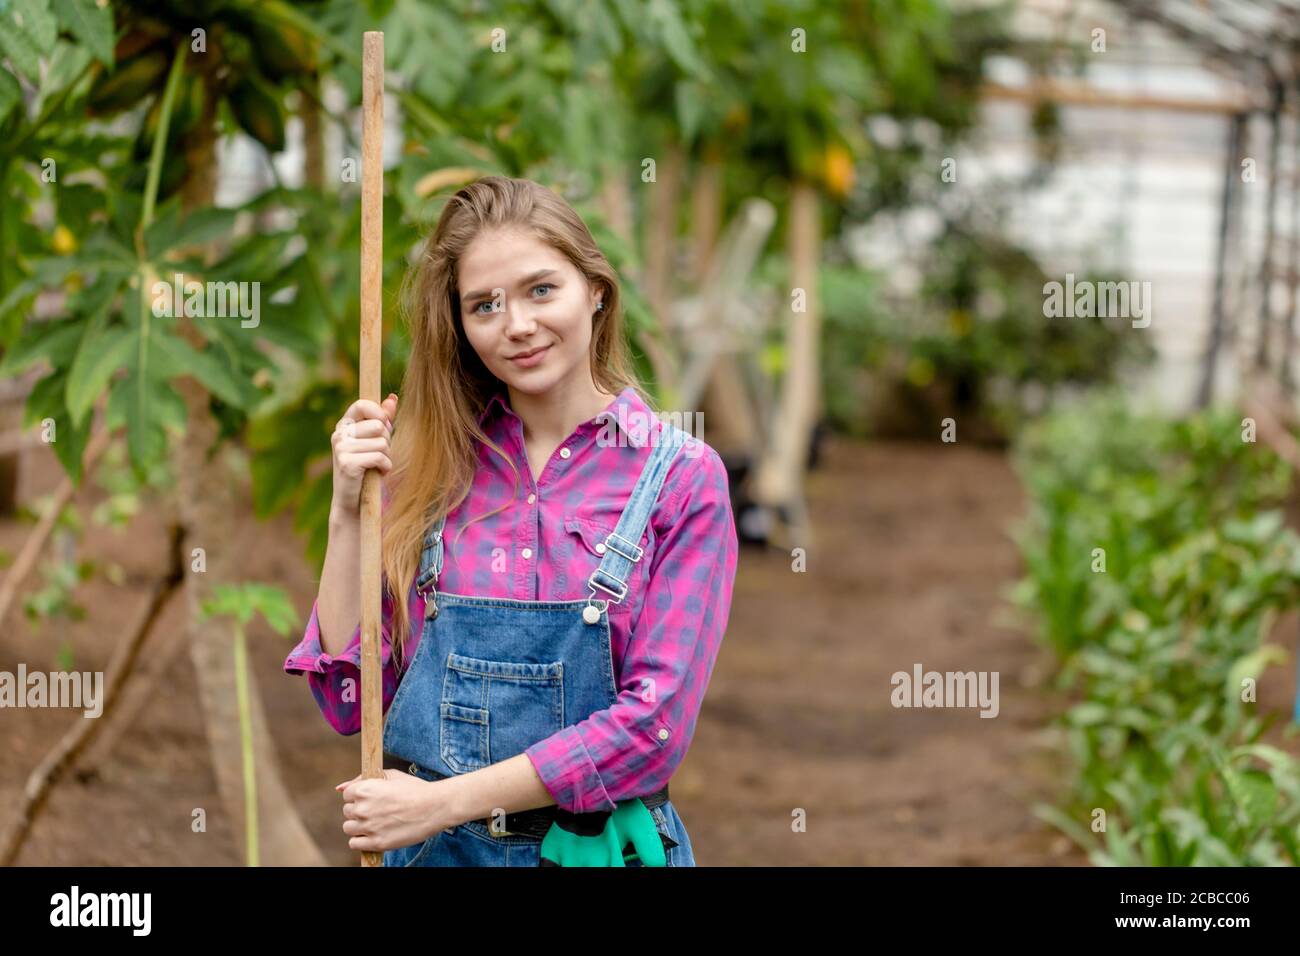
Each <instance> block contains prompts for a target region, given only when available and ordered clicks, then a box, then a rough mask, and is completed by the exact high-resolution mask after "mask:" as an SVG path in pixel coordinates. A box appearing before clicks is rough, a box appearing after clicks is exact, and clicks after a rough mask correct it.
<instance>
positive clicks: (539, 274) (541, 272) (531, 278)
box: [460, 269, 558, 305]
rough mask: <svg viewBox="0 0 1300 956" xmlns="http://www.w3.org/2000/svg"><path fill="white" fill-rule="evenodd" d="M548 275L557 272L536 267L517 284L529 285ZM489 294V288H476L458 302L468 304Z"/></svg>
mask: <svg viewBox="0 0 1300 956" xmlns="http://www.w3.org/2000/svg"><path fill="white" fill-rule="evenodd" d="M549 275H558V273H557V272H556V270H554V269H538V270H537V271H536V272H531V273H529V274H528V275H526V276H524V277H523V278H522V279H520V280H519V283H518V284H519V285H520V286H526V285H531V284H532V283H534V282H536V281H537V280H538V279H543V278H545V277H546V276H549ZM491 295H492V290H491V289H488V290H486V291H484V290H483V289H478V290H477V291H474V292H467V293H465V294H464V295H462V296H461V297H460V304H461V305H469V304H470V303H471V302H473V301H474V300H475V299H486V298H489V297H490V296H491Z"/></svg>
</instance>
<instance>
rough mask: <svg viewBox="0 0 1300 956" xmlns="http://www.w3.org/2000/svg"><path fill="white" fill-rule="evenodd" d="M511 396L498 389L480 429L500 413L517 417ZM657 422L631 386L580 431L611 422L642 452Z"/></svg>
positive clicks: (485, 411)
mask: <svg viewBox="0 0 1300 956" xmlns="http://www.w3.org/2000/svg"><path fill="white" fill-rule="evenodd" d="M507 395H508V393H507V392H506V390H505V389H503V388H501V389H497V391H496V392H494V393H493V394H492V397H491V398H489V399H488V402H487V404H486V405H485V406H484V407H483V411H482V412H480V413H479V416H478V423H479V427H480V428H486V427H487V423H488V421H489V420H490V419H491V418H493V417H494V416H495V415H496V414H498V413H500V412H510V413H511V414H513V413H514V412H513V409H511V408H510V405H509V404H508V399H507ZM657 419H658V416H657V415H656V414H655V413H654V412H653V411H651V409H650V406H648V405H647V404H646V403H645V401H644V400H643V399H642V398H641V396H640V395H638V394H637V391H636V389H635V388H633V387H632V386H630V385H629V386H628V387H627V388H625V389H623V391H621V392H619V393H618V395H616V396H615V397H614V399H613V401H611V402H610V404H609V407H608V408H606V409H605V410H604V411H602V412H600V413H599V414H597V415H596V417H594V418H592V419H590V420H589V421H585V422H583V423H582V424H581V425H579V426H578V428H579V430H582V429H584V428H592V429H595V428H602V427H605V423H606V422H607V421H608V422H611V423H612V425H613V427H616V428H618V429H619V430H620V431H622V432H623V434H625V435H626V436H627V442H628V444H630V445H632V446H634V447H636V448H641V447H643V446H644V445H646V444H648V442H649V430H650V429H651V428H652V427H653V423H654V422H655V421H656V420H657Z"/></svg>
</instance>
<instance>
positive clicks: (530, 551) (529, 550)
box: [519, 548, 533, 561]
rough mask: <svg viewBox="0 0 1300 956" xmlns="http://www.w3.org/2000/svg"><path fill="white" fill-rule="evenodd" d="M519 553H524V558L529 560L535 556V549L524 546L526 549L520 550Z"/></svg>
mask: <svg viewBox="0 0 1300 956" xmlns="http://www.w3.org/2000/svg"><path fill="white" fill-rule="evenodd" d="M519 553H520V554H522V555H523V556H524V560H525V561H527V560H528V559H529V558H531V557H532V556H533V549H532V548H524V550H522V551H520V552H519Z"/></svg>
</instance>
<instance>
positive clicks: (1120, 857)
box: [1013, 395, 1300, 866]
mask: <svg viewBox="0 0 1300 956" xmlns="http://www.w3.org/2000/svg"><path fill="white" fill-rule="evenodd" d="M1240 422H1241V415H1240V414H1239V413H1237V412H1236V411H1234V410H1231V409H1215V410H1211V411H1208V412H1205V413H1202V414H1199V415H1196V416H1194V417H1192V418H1189V419H1187V420H1185V421H1169V420H1165V419H1162V418H1159V417H1157V416H1154V415H1142V414H1137V413H1135V412H1133V411H1131V410H1130V409H1129V408H1128V406H1127V405H1126V404H1125V402H1124V400H1123V398H1122V397H1120V396H1117V395H1105V396H1099V397H1094V398H1093V399H1091V400H1089V401H1087V402H1084V403H1081V404H1079V405H1078V406H1076V407H1074V408H1071V409H1068V410H1063V411H1059V412H1057V413H1054V414H1052V415H1049V416H1047V417H1045V418H1044V419H1043V420H1042V421H1041V422H1040V423H1038V424H1036V425H1034V426H1031V427H1030V428H1029V429H1028V430H1027V431H1026V432H1025V433H1024V434H1023V435H1022V437H1021V441H1020V444H1019V446H1018V448H1017V463H1018V467H1019V470H1020V473H1021V475H1022V477H1023V480H1024V482H1025V485H1026V487H1027V488H1028V490H1029V493H1030V500H1031V506H1030V514H1029V517H1028V518H1027V520H1026V521H1025V523H1024V525H1023V526H1022V527H1021V528H1020V529H1019V531H1018V534H1017V537H1018V541H1019V544H1020V548H1021V553H1022V556H1023V559H1024V563H1025V567H1026V571H1027V574H1026V577H1025V578H1024V580H1022V581H1021V582H1020V583H1019V584H1018V585H1017V587H1016V589H1015V591H1014V594H1013V599H1014V600H1015V602H1016V603H1017V604H1018V605H1019V606H1021V607H1022V608H1025V609H1027V610H1029V611H1031V612H1032V614H1033V616H1034V618H1035V619H1036V621H1037V623H1038V625H1039V633H1040V635H1041V637H1042V639H1043V640H1044V642H1045V643H1047V644H1048V646H1050V647H1051V648H1052V649H1053V650H1054V651H1055V653H1056V655H1057V660H1058V662H1059V664H1060V672H1059V684H1060V685H1061V686H1062V687H1063V688H1066V689H1070V690H1073V691H1074V692H1075V693H1076V694H1077V695H1078V698H1079V699H1078V701H1077V702H1076V703H1075V704H1074V705H1073V706H1072V707H1071V708H1070V709H1069V710H1068V711H1067V712H1066V714H1065V715H1064V716H1063V718H1062V719H1061V725H1062V728H1063V731H1064V734H1065V740H1066V742H1067V747H1068V751H1069V754H1070V759H1071V764H1072V766H1073V768H1074V770H1075V775H1074V778H1073V780H1072V783H1071V786H1070V787H1069V794H1068V797H1067V802H1066V805H1065V806H1064V807H1060V808H1051V807H1039V808H1038V812H1039V813H1040V815H1041V816H1043V817H1044V818H1045V819H1047V820H1049V821H1050V822H1052V823H1054V824H1056V825H1057V826H1059V827H1060V828H1061V829H1062V830H1063V831H1064V832H1066V833H1068V834H1069V835H1071V836H1072V837H1073V838H1075V839H1076V840H1077V841H1078V842H1080V844H1081V845H1082V846H1084V847H1085V849H1088V850H1089V851H1090V853H1091V855H1092V858H1093V859H1094V861H1095V862H1098V863H1113V864H1120V865H1132V864H1141V865H1157V866H1165V865H1175V866H1177V865H1193V864H1210V865H1241V864H1260V865H1271V864H1276V863H1281V862H1289V863H1291V864H1300V850H1298V845H1297V844H1298V841H1300V830H1298V829H1297V824H1298V823H1300V762H1297V760H1296V758H1294V757H1292V756H1290V755H1289V754H1287V753H1285V752H1284V751H1281V750H1278V749H1276V748H1273V747H1271V746H1268V745H1265V744H1262V743H1261V742H1260V738H1261V737H1262V735H1263V734H1264V733H1265V732H1266V731H1267V730H1268V728H1269V727H1270V726H1271V725H1272V724H1273V723H1274V722H1275V721H1276V719H1277V714H1276V713H1273V712H1269V713H1265V714H1259V713H1257V707H1256V704H1255V697H1254V695H1253V694H1247V693H1246V692H1245V689H1246V688H1247V687H1249V688H1252V689H1253V687H1254V686H1255V684H1256V682H1257V681H1258V678H1259V676H1260V674H1261V673H1262V672H1263V671H1264V670H1265V669H1266V668H1268V667H1269V666H1270V665H1273V664H1277V663H1281V662H1283V661H1285V660H1286V654H1285V652H1284V651H1283V650H1282V649H1281V648H1280V647H1278V646H1276V645H1272V644H1268V643H1266V640H1267V637H1268V634H1269V632H1270V629H1271V626H1272V624H1273V623H1274V622H1275V620H1276V618H1277V616H1278V615H1279V614H1281V613H1282V612H1284V611H1287V610H1289V609H1291V608H1294V607H1297V606H1300V536H1297V535H1296V534H1295V533H1294V532H1292V531H1291V530H1290V529H1288V528H1285V527H1284V526H1283V516H1282V513H1281V512H1280V511H1278V510H1275V509H1274V508H1272V507H1270V506H1276V505H1279V504H1280V503H1281V502H1282V500H1283V498H1284V496H1285V494H1286V493H1287V491H1288V488H1289V482H1290V475H1289V469H1288V468H1287V466H1286V465H1285V463H1283V462H1282V461H1280V460H1279V459H1278V458H1277V457H1276V456H1275V455H1273V454H1272V453H1271V452H1269V451H1268V450H1267V449H1265V448H1263V447H1262V446H1258V445H1256V444H1254V443H1250V442H1245V441H1243V440H1242V436H1241V425H1240ZM1095 808H1102V809H1105V810H1106V811H1107V825H1106V829H1105V831H1104V835H1103V836H1102V837H1100V839H1101V841H1102V842H1101V844H1100V846H1099V845H1098V840H1099V837H1098V835H1097V834H1094V833H1092V832H1091V831H1090V830H1089V829H1088V828H1086V827H1083V826H1082V825H1081V824H1080V823H1079V821H1080V820H1081V819H1087V818H1088V817H1089V815H1090V814H1091V813H1092V812H1093V810H1094V809H1095Z"/></svg>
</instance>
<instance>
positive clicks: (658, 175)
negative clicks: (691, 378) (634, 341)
mask: <svg viewBox="0 0 1300 956" xmlns="http://www.w3.org/2000/svg"><path fill="white" fill-rule="evenodd" d="M682 166H683V157H682V148H681V146H680V144H678V143H676V142H669V143H667V144H666V145H665V146H664V156H663V160H662V161H661V162H658V163H657V164H656V166H655V182H653V183H645V184H644V185H645V188H647V189H648V190H650V192H649V194H648V197H647V199H646V202H645V206H644V208H645V241H644V243H643V244H642V248H643V249H644V251H645V255H644V259H645V276H644V282H645V285H644V288H645V295H646V299H647V301H648V302H649V304H650V311H651V312H652V313H654V317H655V320H656V325H657V326H658V330H659V335H660V338H659V340H658V341H656V340H655V337H654V336H653V335H650V336H646V337H645V339H643V341H642V346H643V347H644V348H645V350H646V354H647V356H648V357H649V359H650V363H651V365H652V366H653V367H654V372H655V378H656V379H658V381H659V384H660V387H661V388H665V387H666V388H667V390H668V391H667V392H666V393H665V394H670V393H671V392H672V391H673V390H674V389H675V387H676V381H677V374H678V367H677V356H676V355H675V354H674V353H673V352H672V351H670V349H669V347H665V345H664V343H672V342H673V338H672V336H673V334H674V332H675V330H674V328H673V315H672V305H673V300H672V295H673V289H672V273H673V269H674V268H675V267H676V259H677V255H676V253H677V200H678V196H679V195H680V194H681V181H682Z"/></svg>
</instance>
